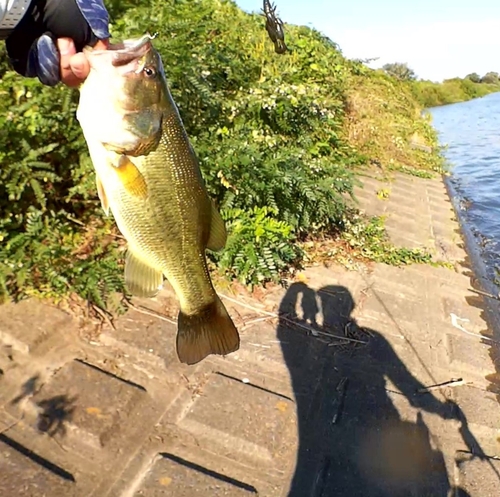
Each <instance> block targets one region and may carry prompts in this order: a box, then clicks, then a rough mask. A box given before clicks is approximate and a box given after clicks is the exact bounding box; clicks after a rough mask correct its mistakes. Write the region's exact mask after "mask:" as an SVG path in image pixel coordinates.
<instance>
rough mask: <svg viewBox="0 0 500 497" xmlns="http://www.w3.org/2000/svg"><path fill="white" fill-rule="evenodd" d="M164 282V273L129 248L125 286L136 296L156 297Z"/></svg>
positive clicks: (126, 260)
mask: <svg viewBox="0 0 500 497" xmlns="http://www.w3.org/2000/svg"><path fill="white" fill-rule="evenodd" d="M162 284H163V273H162V272H161V271H157V270H156V269H154V268H152V267H151V266H148V265H147V264H146V263H145V262H143V261H141V260H140V259H138V258H137V257H136V256H135V255H134V254H133V252H132V251H131V250H130V249H129V250H128V251H127V255H126V258H125V286H126V287H127V290H128V291H129V292H130V293H131V294H132V295H133V296H134V297H143V298H152V297H155V296H156V295H157V294H158V292H159V291H160V288H161V286H162Z"/></svg>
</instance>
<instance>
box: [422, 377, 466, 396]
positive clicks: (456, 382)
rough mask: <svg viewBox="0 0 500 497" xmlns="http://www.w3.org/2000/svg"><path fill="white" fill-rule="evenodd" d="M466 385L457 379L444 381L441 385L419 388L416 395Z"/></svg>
mask: <svg viewBox="0 0 500 497" xmlns="http://www.w3.org/2000/svg"><path fill="white" fill-rule="evenodd" d="M466 384H467V382H466V381H464V380H463V379H462V378H457V379H452V380H449V381H445V382H443V383H437V384H436V385H430V386H428V387H423V388H419V389H418V390H417V393H427V392H432V391H433V390H441V389H442V388H445V387H459V386H461V385H466Z"/></svg>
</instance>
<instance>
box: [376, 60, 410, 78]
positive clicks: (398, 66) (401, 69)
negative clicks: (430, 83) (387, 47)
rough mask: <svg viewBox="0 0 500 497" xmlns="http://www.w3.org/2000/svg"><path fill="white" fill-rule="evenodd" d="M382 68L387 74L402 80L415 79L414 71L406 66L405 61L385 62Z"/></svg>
mask: <svg viewBox="0 0 500 497" xmlns="http://www.w3.org/2000/svg"><path fill="white" fill-rule="evenodd" d="M382 69H383V70H384V71H385V72H386V73H387V74H389V75H391V76H394V77H395V78H398V79H400V80H402V81H414V80H416V79H417V75H416V74H415V71H414V70H413V69H411V68H409V67H408V64H407V63H406V62H393V63H392V64H385V65H384V66H383V67H382Z"/></svg>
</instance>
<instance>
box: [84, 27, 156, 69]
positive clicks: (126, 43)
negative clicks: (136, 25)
mask: <svg viewBox="0 0 500 497" xmlns="http://www.w3.org/2000/svg"><path fill="white" fill-rule="evenodd" d="M156 36H157V34H156V33H155V34H154V35H150V34H145V35H144V36H141V37H140V38H131V39H128V40H123V41H121V42H119V43H110V44H109V46H108V47H107V48H106V49H104V50H95V49H93V48H91V47H85V48H84V49H83V52H84V53H85V55H86V56H87V57H88V58H89V60H91V59H92V58H94V57H96V56H104V57H111V63H112V65H113V66H115V67H119V66H126V65H128V64H130V63H131V62H133V61H135V60H139V59H142V58H143V57H145V56H146V55H147V54H148V53H149V52H150V50H151V49H152V48H153V44H152V43H151V41H152V40H154V39H155V38H156Z"/></svg>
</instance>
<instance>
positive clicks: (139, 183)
mask: <svg viewBox="0 0 500 497" xmlns="http://www.w3.org/2000/svg"><path fill="white" fill-rule="evenodd" d="M115 170H116V174H117V175H118V177H119V178H120V182H121V184H122V185H123V187H124V188H125V190H127V192H129V193H130V194H131V195H132V196H134V197H138V198H141V199H146V198H147V196H148V186H147V185H146V180H145V179H144V176H143V175H142V174H141V172H140V171H139V169H138V168H137V166H136V165H135V164H134V163H133V162H132V161H131V160H130V158H129V157H127V156H126V155H121V156H120V158H119V159H118V164H117V165H116V166H115Z"/></svg>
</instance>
